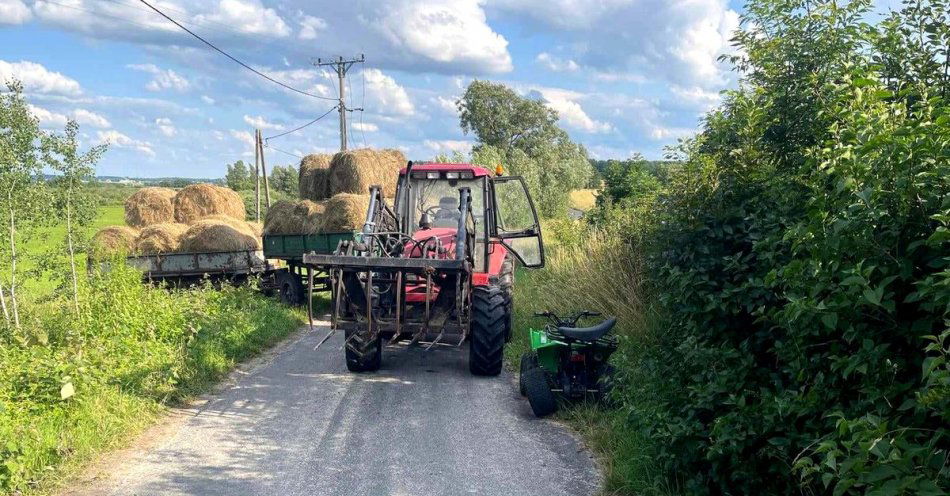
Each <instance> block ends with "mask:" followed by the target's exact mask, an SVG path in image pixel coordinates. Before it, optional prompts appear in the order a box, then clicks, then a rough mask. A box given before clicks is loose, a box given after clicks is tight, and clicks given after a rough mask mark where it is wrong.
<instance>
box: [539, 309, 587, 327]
mask: <svg viewBox="0 0 950 496" xmlns="http://www.w3.org/2000/svg"><path fill="white" fill-rule="evenodd" d="M534 316H535V317H539V318H547V319H549V320H550V321H551V323H553V324H554V325H555V326H556V327H576V326H577V321H578V320H581V319H582V318H584V317H598V316H600V312H590V311H587V310H581V311H580V312H577V313H576V314H574V315H570V316H568V317H565V318H561V317H558V316H557V314H556V313H554V312H551V311H549V310H548V311H544V312H534Z"/></svg>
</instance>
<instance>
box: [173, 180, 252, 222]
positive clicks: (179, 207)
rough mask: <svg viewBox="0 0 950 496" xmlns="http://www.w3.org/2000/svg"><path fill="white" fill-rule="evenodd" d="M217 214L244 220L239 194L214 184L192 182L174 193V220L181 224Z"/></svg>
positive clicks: (242, 203) (242, 205)
mask: <svg viewBox="0 0 950 496" xmlns="http://www.w3.org/2000/svg"><path fill="white" fill-rule="evenodd" d="M218 214H221V215H227V216H229V217H233V218H235V219H238V220H244V216H245V212H244V200H243V199H241V195H239V194H237V193H235V192H234V191H232V190H230V189H228V188H223V187H221V186H216V185H214V184H192V185H190V186H185V187H184V188H182V189H181V191H179V192H178V194H176V195H175V220H177V221H178V222H180V223H182V224H191V223H193V222H195V221H197V220H200V219H203V218H205V217H210V216H212V215H218Z"/></svg>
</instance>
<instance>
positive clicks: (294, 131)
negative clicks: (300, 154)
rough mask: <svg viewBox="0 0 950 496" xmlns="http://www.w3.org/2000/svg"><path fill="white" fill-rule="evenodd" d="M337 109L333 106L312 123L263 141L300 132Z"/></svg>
mask: <svg viewBox="0 0 950 496" xmlns="http://www.w3.org/2000/svg"><path fill="white" fill-rule="evenodd" d="M339 107H340V106H339V105H334V106H332V107H330V110H327V111H326V112H324V113H323V115H321V116H320V117H317V118H316V119H314V120H312V121H310V122H308V123H306V124H304V125H302V126H298V127H295V128H293V129H291V130H290V131H284V132H282V133H280V134H275V135H273V136H268V137H266V138H264V141H267V140H270V139H274V138H280V137H281V136H286V135H288V134H290V133H296V132H297V131H300V130H301V129H303V128H305V127H307V126H309V125H311V124H315V123H316V122H317V121H319V120H320V119H323V118H324V117H326V116H327V115H330V112H333V111H334V110H336V109H338V108H339Z"/></svg>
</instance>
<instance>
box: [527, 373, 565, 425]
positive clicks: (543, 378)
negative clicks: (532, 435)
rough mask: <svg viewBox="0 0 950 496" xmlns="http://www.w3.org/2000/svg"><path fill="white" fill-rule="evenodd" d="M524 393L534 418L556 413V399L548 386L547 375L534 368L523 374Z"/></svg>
mask: <svg viewBox="0 0 950 496" xmlns="http://www.w3.org/2000/svg"><path fill="white" fill-rule="evenodd" d="M524 386H525V393H526V396H527V397H528V404H529V405H531V411H532V412H534V416H535V417H544V416H547V415H550V414H552V413H554V412H555V411H557V398H556V397H555V396H554V391H551V385H550V384H548V377H547V373H545V372H544V370H543V369H541V368H534V369H531V370H529V371H528V372H527V373H526V374H525V378H524Z"/></svg>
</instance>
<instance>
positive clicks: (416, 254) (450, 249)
mask: <svg viewBox="0 0 950 496" xmlns="http://www.w3.org/2000/svg"><path fill="white" fill-rule="evenodd" d="M456 231H457V229H455V228H452V227H433V228H431V229H420V230H418V231H416V232H415V233H413V235H412V239H414V240H416V241H418V244H409V245H406V249H405V251H404V252H403V254H404V255H405V256H407V257H409V258H422V252H421V251H420V250H421V249H422V247H423V246H426V247H427V248H428V247H430V246H435V245H436V243H435V242H434V241H430V242H429V243H426V242H425V241H426V240H427V239H429V238H437V239H438V240H439V241H441V243H442V247H443V248H444V249H445V253H443V254H441V255H438V256H436V257H435V258H455V238H456V236H455V235H456Z"/></svg>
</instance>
